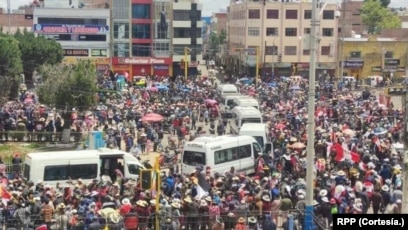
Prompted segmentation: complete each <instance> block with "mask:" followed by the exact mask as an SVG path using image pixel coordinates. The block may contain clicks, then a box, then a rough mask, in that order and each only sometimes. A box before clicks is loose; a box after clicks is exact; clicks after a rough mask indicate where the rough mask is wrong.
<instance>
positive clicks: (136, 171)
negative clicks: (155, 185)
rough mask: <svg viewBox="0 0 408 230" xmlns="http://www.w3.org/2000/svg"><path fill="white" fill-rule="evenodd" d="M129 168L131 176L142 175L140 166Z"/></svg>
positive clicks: (130, 166) (129, 166) (130, 165)
mask: <svg viewBox="0 0 408 230" xmlns="http://www.w3.org/2000/svg"><path fill="white" fill-rule="evenodd" d="M127 166H128V169H129V173H130V174H134V175H139V174H140V168H139V166H138V165H134V164H128V165H127Z"/></svg>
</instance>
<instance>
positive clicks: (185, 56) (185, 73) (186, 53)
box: [184, 47, 190, 81]
mask: <svg viewBox="0 0 408 230" xmlns="http://www.w3.org/2000/svg"><path fill="white" fill-rule="evenodd" d="M188 51H190V49H189V48H188V47H184V79H185V80H186V81H187V78H188V63H189V61H187V56H188Z"/></svg>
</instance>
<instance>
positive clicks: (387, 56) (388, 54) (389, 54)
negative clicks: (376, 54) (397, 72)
mask: <svg viewBox="0 0 408 230" xmlns="http://www.w3.org/2000/svg"><path fill="white" fill-rule="evenodd" d="M384 58H394V52H392V51H385V54H384Z"/></svg>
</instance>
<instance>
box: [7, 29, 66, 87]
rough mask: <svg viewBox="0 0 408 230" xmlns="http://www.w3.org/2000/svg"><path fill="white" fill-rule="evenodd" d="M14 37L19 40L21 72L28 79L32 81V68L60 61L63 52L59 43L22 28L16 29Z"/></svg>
mask: <svg viewBox="0 0 408 230" xmlns="http://www.w3.org/2000/svg"><path fill="white" fill-rule="evenodd" d="M14 37H15V38H16V39H17V40H18V41H19V47H20V51H21V58H22V61H23V63H24V65H23V72H24V75H25V77H26V79H27V80H28V81H32V75H33V72H34V70H36V69H38V68H39V67H40V66H41V65H43V64H49V65H55V64H58V63H61V61H62V59H63V58H64V53H63V50H62V48H61V45H60V44H59V43H58V42H56V41H55V40H52V39H46V38H44V37H42V36H37V37H36V36H35V35H34V33H31V32H28V31H27V30H24V31H23V32H21V31H17V32H16V33H15V35H14Z"/></svg>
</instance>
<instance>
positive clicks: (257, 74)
mask: <svg viewBox="0 0 408 230" xmlns="http://www.w3.org/2000/svg"><path fill="white" fill-rule="evenodd" d="M255 55H256V63H255V64H256V68H255V82H256V83H258V82H259V80H260V79H259V59H260V57H259V56H260V52H259V46H257V47H256V53H255ZM255 85H256V84H255Z"/></svg>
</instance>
